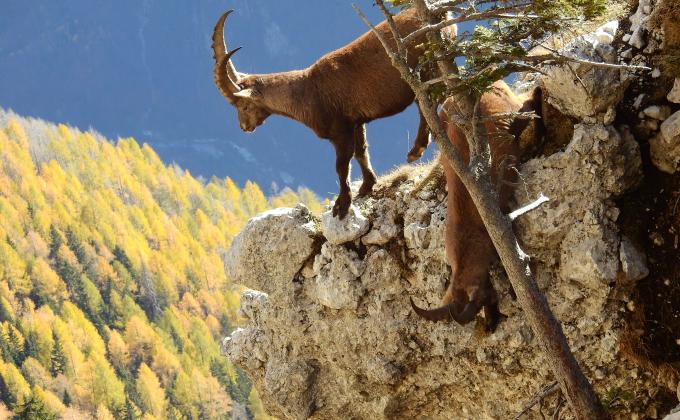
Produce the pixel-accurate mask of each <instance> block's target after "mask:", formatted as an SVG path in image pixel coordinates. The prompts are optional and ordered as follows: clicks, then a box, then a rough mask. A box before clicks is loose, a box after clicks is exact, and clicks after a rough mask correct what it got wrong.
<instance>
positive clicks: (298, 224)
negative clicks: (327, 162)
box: [223, 124, 646, 419]
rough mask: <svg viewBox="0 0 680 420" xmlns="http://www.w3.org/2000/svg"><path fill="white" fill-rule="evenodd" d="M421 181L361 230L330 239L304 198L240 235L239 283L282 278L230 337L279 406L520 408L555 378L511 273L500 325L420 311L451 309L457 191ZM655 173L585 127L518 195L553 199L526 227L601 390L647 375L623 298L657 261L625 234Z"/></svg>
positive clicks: (380, 412) (274, 408) (378, 209)
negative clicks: (513, 292) (627, 208)
mask: <svg viewBox="0 0 680 420" xmlns="http://www.w3.org/2000/svg"><path fill="white" fill-rule="evenodd" d="M557 172H559V174H560V176H556V173H557ZM421 175H422V174H420V173H419V172H417V171H414V173H412V174H411V175H410V177H409V179H407V180H405V181H403V182H401V183H400V184H399V185H397V186H396V187H395V188H394V191H393V192H392V194H389V195H386V196H385V197H384V198H380V199H371V198H369V199H366V200H363V201H361V200H357V204H358V206H359V208H360V211H361V213H362V217H365V218H366V219H367V220H369V221H370V222H371V226H372V227H371V229H370V230H369V231H368V232H366V233H364V234H363V236H360V237H358V238H356V239H354V240H351V241H348V242H345V243H341V244H334V243H331V242H330V241H327V240H325V239H324V238H323V236H321V235H322V233H321V228H320V223H318V222H316V221H314V220H313V218H312V217H311V216H310V215H309V214H308V213H305V211H304V209H301V208H297V209H287V210H279V211H278V212H276V213H274V214H273V215H272V214H270V215H267V216H265V217H259V218H256V219H254V220H253V221H251V222H250V223H249V225H248V227H247V228H246V229H245V230H244V231H243V233H241V234H240V235H239V238H238V239H237V240H236V241H235V247H233V248H232V249H231V251H230V253H229V254H228V258H227V263H228V264H227V267H228V269H229V270H230V275H232V277H235V278H239V279H241V281H242V282H243V283H244V284H246V285H248V286H249V287H252V286H254V285H264V284H263V282H262V280H260V278H261V277H262V276H263V275H265V276H270V277H271V276H274V275H275V276H276V278H273V277H272V278H269V279H268V281H267V283H266V286H267V287H266V290H263V291H262V292H258V291H252V290H249V291H246V292H245V293H244V295H243V298H242V304H241V305H242V309H241V312H242V315H243V316H244V317H245V318H247V323H246V325H245V326H244V327H243V328H242V329H238V330H236V331H235V332H234V333H233V334H232V335H231V336H230V337H229V338H227V339H225V341H224V346H223V347H224V352H225V354H226V355H227V357H229V358H230V359H231V360H232V361H233V362H234V363H236V364H238V365H239V366H241V367H242V368H244V369H245V370H246V371H247V372H248V374H249V375H250V377H251V378H252V379H253V380H254V383H255V385H256V387H257V389H258V391H259V392H260V396H261V397H262V399H263V401H264V402H265V405H266V407H267V409H268V410H269V411H270V413H271V414H272V415H275V416H280V417H282V418H293V419H298V418H310V417H311V418H316V419H335V418H385V419H387V418H422V417H423V416H425V417H430V418H461V417H462V418H507V417H509V416H511V415H513V414H516V413H517V412H519V411H521V409H522V405H523V404H524V403H525V402H526V401H527V400H529V399H531V397H532V396H533V394H534V393H536V392H537V391H538V390H539V389H540V388H542V387H543V386H544V385H545V384H547V383H550V382H551V381H552V376H551V373H550V372H549V370H548V369H547V366H546V363H545V360H544V358H543V356H542V354H541V352H540V351H539V349H538V348H537V346H536V342H535V340H534V338H533V334H532V332H531V329H530V327H529V325H528V324H527V320H526V318H525V316H524V314H523V311H522V309H521V308H520V307H519V306H518V304H517V302H516V301H514V300H513V299H512V298H511V297H510V294H509V284H508V281H507V279H506V278H505V276H504V274H503V272H502V269H500V268H495V269H494V270H493V271H492V278H493V281H494V284H495V287H496V288H497V290H499V293H500V295H501V303H500V307H501V311H502V312H503V313H504V314H506V315H508V318H507V319H506V320H504V321H503V322H502V323H501V324H500V325H499V327H498V329H497V330H496V332H495V333H493V334H490V335H487V334H485V333H483V332H482V329H481V320H478V322H477V323H471V324H469V325H467V326H459V325H456V324H450V323H436V324H435V323H430V322H426V321H424V320H422V319H420V318H418V317H417V316H415V314H413V313H412V311H411V308H410V305H409V297H410V296H413V297H414V298H415V299H416V300H417V301H419V302H421V303H423V304H426V305H436V304H437V303H438V302H439V300H440V298H441V295H442V293H443V290H444V288H445V283H446V281H447V279H448V277H449V273H450V269H449V267H448V265H447V263H446V258H445V254H444V242H443V241H444V227H445V214H446V207H445V200H443V199H442V198H443V194H442V192H441V191H427V190H426V191H422V192H421V193H419V194H417V195H413V194H411V190H412V189H413V188H414V186H415V185H416V184H417V182H418V178H419V177H420V176H421ZM639 177H640V156H639V150H638V148H637V144H636V143H635V141H634V140H633V139H632V138H631V136H630V134H628V133H627V132H626V131H625V130H618V129H615V128H614V127H611V126H604V125H601V124H592V125H587V124H582V125H579V126H577V127H576V130H575V133H574V137H573V139H572V142H571V143H570V145H569V146H568V147H567V149H566V150H565V151H564V152H561V153H557V154H555V155H551V156H548V157H545V158H540V159H534V160H531V161H529V162H527V163H526V164H525V165H524V167H523V168H522V179H523V182H524V186H522V187H520V188H518V190H517V201H518V202H520V203H522V202H524V201H526V197H535V196H536V195H537V193H538V192H539V191H542V192H544V193H545V194H546V195H547V196H549V197H550V198H551V201H550V202H549V203H547V204H544V205H543V206H541V207H540V208H539V209H537V210H534V211H533V212H530V213H528V214H527V215H525V216H522V217H521V218H520V222H519V223H518V225H517V228H518V232H519V234H520V237H521V239H522V240H523V242H524V244H525V246H526V248H527V250H528V251H529V252H530V254H531V255H532V257H533V258H534V261H535V266H536V273H537V278H538V281H539V284H540V286H541V287H542V289H543V290H544V292H545V293H546V295H547V297H548V300H549V302H550V305H551V307H552V308H553V310H554V311H555V313H556V315H557V316H558V318H559V319H560V321H562V323H563V325H564V329H565V333H566V334H567V337H568V339H569V341H570V343H571V345H572V348H573V349H574V350H575V352H576V356H577V358H578V359H579V360H580V361H581V363H582V366H583V368H584V370H585V372H586V374H587V375H588V376H589V378H590V379H591V380H593V382H594V384H595V387H596V388H597V389H598V390H599V391H600V392H604V390H603V389H602V388H601V387H602V386H607V387H611V386H615V385H616V384H617V383H619V384H623V383H625V384H626V386H630V384H631V382H632V383H634V382H635V381H634V380H633V381H631V379H630V375H629V373H628V371H629V369H630V368H631V367H630V366H629V365H628V362H626V361H624V360H623V359H622V357H621V355H620V350H619V344H620V337H619V334H620V333H621V330H622V321H621V320H622V313H621V311H620V309H621V308H620V306H621V305H616V304H612V303H611V302H612V301H615V300H616V299H618V298H619V296H620V295H621V294H625V293H627V291H629V289H630V287H631V285H632V284H634V282H635V280H637V279H639V278H641V277H644V275H645V274H646V263H645V257H644V254H642V253H641V252H640V251H638V250H637V249H636V248H635V246H634V244H632V243H630V241H629V240H627V238H625V237H621V235H620V234H619V232H618V229H617V227H616V224H615V220H616V216H617V214H618V213H617V209H616V207H615V205H614V203H613V201H612V198H613V197H615V196H617V195H619V194H621V193H623V192H624V191H626V190H627V189H628V188H630V187H631V186H633V185H635V183H636V182H637V179H638V178H639ZM572 186H573V187H572ZM527 194H528V195H527ZM375 230H377V231H381V232H382V233H380V234H373V233H372V232H373V231H375ZM261 232H267V233H272V232H278V233H277V234H276V235H273V236H274V237H277V238H281V239H280V240H283V241H284V242H283V244H284V245H285V247H284V248H283V249H284V250H285V251H281V252H273V250H272V249H271V247H270V246H269V245H268V243H269V241H270V238H271V235H270V236H262V235H260V233H261ZM315 237H321V239H320V240H321V241H322V242H323V245H322V246H320V247H318V246H317V247H315V246H314V245H313V240H312V239H310V240H306V242H305V246H299V247H296V248H292V242H298V241H299V238H315ZM376 237H380V238H381V239H380V240H379V241H375V240H374V239H367V238H376ZM283 238H287V239H285V240H284V239H283ZM303 242H304V241H303ZM376 242H379V243H376ZM244 244H250V245H248V246H245V245H244ZM280 244H281V243H280ZM258 250H259V251H258ZM258 252H259V254H258ZM241 254H243V255H241ZM265 260H266V261H267V262H266V264H263V261H265ZM235 261H238V262H239V263H240V264H242V266H240V267H235V266H234V264H235V263H234V262H235ZM311 261H313V262H311ZM310 264H311V267H310ZM265 267H270V268H265ZM273 267H280V268H279V269H276V270H274V269H273ZM284 268H285V269H284ZM232 271H234V274H231V272H232ZM263 292H266V293H263Z"/></svg>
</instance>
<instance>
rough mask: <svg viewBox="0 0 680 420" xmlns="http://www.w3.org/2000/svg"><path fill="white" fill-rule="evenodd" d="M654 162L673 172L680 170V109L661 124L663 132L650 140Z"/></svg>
mask: <svg viewBox="0 0 680 420" xmlns="http://www.w3.org/2000/svg"><path fill="white" fill-rule="evenodd" d="M649 151H650V154H651V157H652V163H654V165H655V166H656V167H657V168H659V169H660V170H662V171H664V172H666V173H669V174H673V173H675V172H677V171H678V170H680V111H677V112H675V113H674V114H673V115H671V116H670V117H669V118H668V119H667V120H666V121H664V122H663V124H661V132H660V133H659V134H658V135H657V136H656V137H655V138H653V139H651V140H650V141H649Z"/></svg>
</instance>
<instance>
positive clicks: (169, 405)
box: [0, 110, 320, 419]
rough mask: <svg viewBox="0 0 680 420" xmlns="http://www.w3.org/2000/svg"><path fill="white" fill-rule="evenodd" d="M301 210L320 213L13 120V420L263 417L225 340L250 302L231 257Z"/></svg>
mask: <svg viewBox="0 0 680 420" xmlns="http://www.w3.org/2000/svg"><path fill="white" fill-rule="evenodd" d="M299 201H303V202H306V203H307V204H308V205H309V206H310V207H312V208H316V209H317V210H318V209H319V207H320V205H319V203H318V202H317V201H316V198H315V196H314V194H313V193H311V192H310V191H308V190H300V191H299V192H298V193H295V192H292V191H290V190H287V191H285V192H284V193H282V194H281V195H279V196H278V197H274V198H272V199H271V201H269V200H267V198H266V197H265V196H264V194H263V193H262V191H261V190H260V189H259V187H258V186H257V185H256V184H254V183H250V182H248V183H246V185H245V187H244V188H242V189H241V188H239V187H238V186H237V185H236V184H235V183H234V182H232V181H231V180H230V179H228V178H227V179H226V180H222V179H217V178H215V179H212V180H211V181H210V182H207V183H206V182H201V181H200V180H197V179H195V178H193V177H192V176H191V174H189V173H188V172H185V171H183V170H181V169H179V168H178V167H176V166H165V165H164V164H163V163H162V162H161V161H160V159H159V158H158V156H157V155H156V153H155V152H154V151H153V150H152V149H151V148H150V147H149V146H148V145H143V146H140V145H139V144H138V143H137V142H135V140H133V139H120V140H118V142H117V143H115V144H114V143H111V142H109V141H107V140H106V139H104V138H102V137H101V136H100V135H98V134H96V133H92V132H81V131H79V130H76V129H72V128H69V127H66V126H63V125H59V126H53V125H50V124H47V123H45V122H42V121H40V120H33V119H24V118H19V117H17V116H15V115H13V114H11V113H7V112H4V111H2V110H0V401H1V406H0V417H1V416H2V415H3V413H4V414H8V413H9V411H10V410H13V411H14V412H15V413H17V414H19V413H28V412H29V411H30V412H33V413H38V414H39V417H40V418H49V417H50V416H56V417H67V418H70V419H71V418H73V419H75V418H93V417H94V418H98V419H105V418H137V417H142V416H143V418H145V419H151V418H157V419H165V418H224V416H225V413H227V412H230V411H233V412H234V414H238V413H241V417H243V416H248V417H252V415H253V414H254V413H255V414H256V413H257V411H258V405H259V401H258V400H257V397H256V396H254V395H250V394H251V386H250V383H249V381H248V380H247V378H246V377H245V376H244V375H243V374H242V372H240V371H238V370H236V369H235V368H234V367H233V366H232V365H231V364H230V363H229V362H228V361H227V360H226V359H224V358H223V357H220V356H219V348H218V344H217V342H216V339H219V338H220V337H223V336H224V335H226V334H228V333H229V332H230V331H231V330H232V329H233V328H232V326H233V325H234V324H235V323H236V321H237V319H236V308H237V306H238V300H239V293H238V292H239V290H238V289H237V288H234V287H232V286H231V284H230V282H229V280H228V279H227V278H226V277H225V274H224V270H223V267H222V262H221V260H220V253H221V252H222V251H223V250H224V249H226V248H227V247H228V246H229V245H230V243H231V240H232V238H233V236H234V235H235V234H236V233H237V232H238V231H239V230H240V229H241V227H242V226H243V224H244V223H245V221H246V220H247V219H248V218H250V217H251V216H253V215H255V214H257V213H259V212H261V211H264V210H266V209H269V208H270V207H272V205H273V206H275V207H276V206H286V205H292V204H294V203H297V202H299ZM237 417H238V416H237Z"/></svg>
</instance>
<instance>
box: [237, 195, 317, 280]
mask: <svg viewBox="0 0 680 420" xmlns="http://www.w3.org/2000/svg"><path fill="white" fill-rule="evenodd" d="M317 224H318V222H317V221H316V220H315V218H314V216H312V214H311V213H310V212H309V210H308V209H307V208H306V207H305V206H303V205H298V207H295V208H282V209H276V210H272V211H269V212H266V213H262V214H261V215H259V216H257V217H254V218H252V219H250V220H249V221H248V223H247V224H246V226H245V227H244V228H243V230H242V231H241V232H240V233H239V234H238V235H237V236H236V237H235V238H234V241H233V242H232V245H231V248H230V249H229V251H228V252H227V253H226V254H225V255H224V258H223V260H224V268H225V271H226V273H227V275H228V276H229V278H230V279H231V280H232V281H233V282H234V283H237V284H243V285H245V286H248V287H250V288H251V289H255V290H259V291H263V292H266V293H271V292H272V291H275V290H277V289H278V287H280V286H277V285H276V284H275V283H277V282H282V281H283V282H286V286H287V285H288V283H289V282H290V281H291V280H292V279H293V277H294V276H295V274H296V273H297V272H298V271H300V269H301V268H302V265H303V264H304V262H305V261H306V260H307V259H308V258H309V257H310V256H311V255H312V254H313V253H314V242H315V238H316V237H317V236H318V234H319V232H318V230H317V227H316V226H317ZM286 286H284V287H286Z"/></svg>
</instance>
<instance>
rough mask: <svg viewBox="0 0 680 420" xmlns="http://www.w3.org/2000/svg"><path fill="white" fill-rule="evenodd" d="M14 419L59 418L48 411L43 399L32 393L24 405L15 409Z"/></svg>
mask: <svg viewBox="0 0 680 420" xmlns="http://www.w3.org/2000/svg"><path fill="white" fill-rule="evenodd" d="M12 418H13V419H14V420H53V419H55V420H56V418H57V416H56V414H54V413H53V412H51V411H50V410H48V409H47V407H46V406H45V402H44V401H43V400H42V398H40V397H39V396H37V395H36V394H35V393H32V394H31V396H30V397H28V399H27V400H26V401H24V403H23V404H21V405H19V406H18V407H16V408H15V410H14V417H12Z"/></svg>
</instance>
